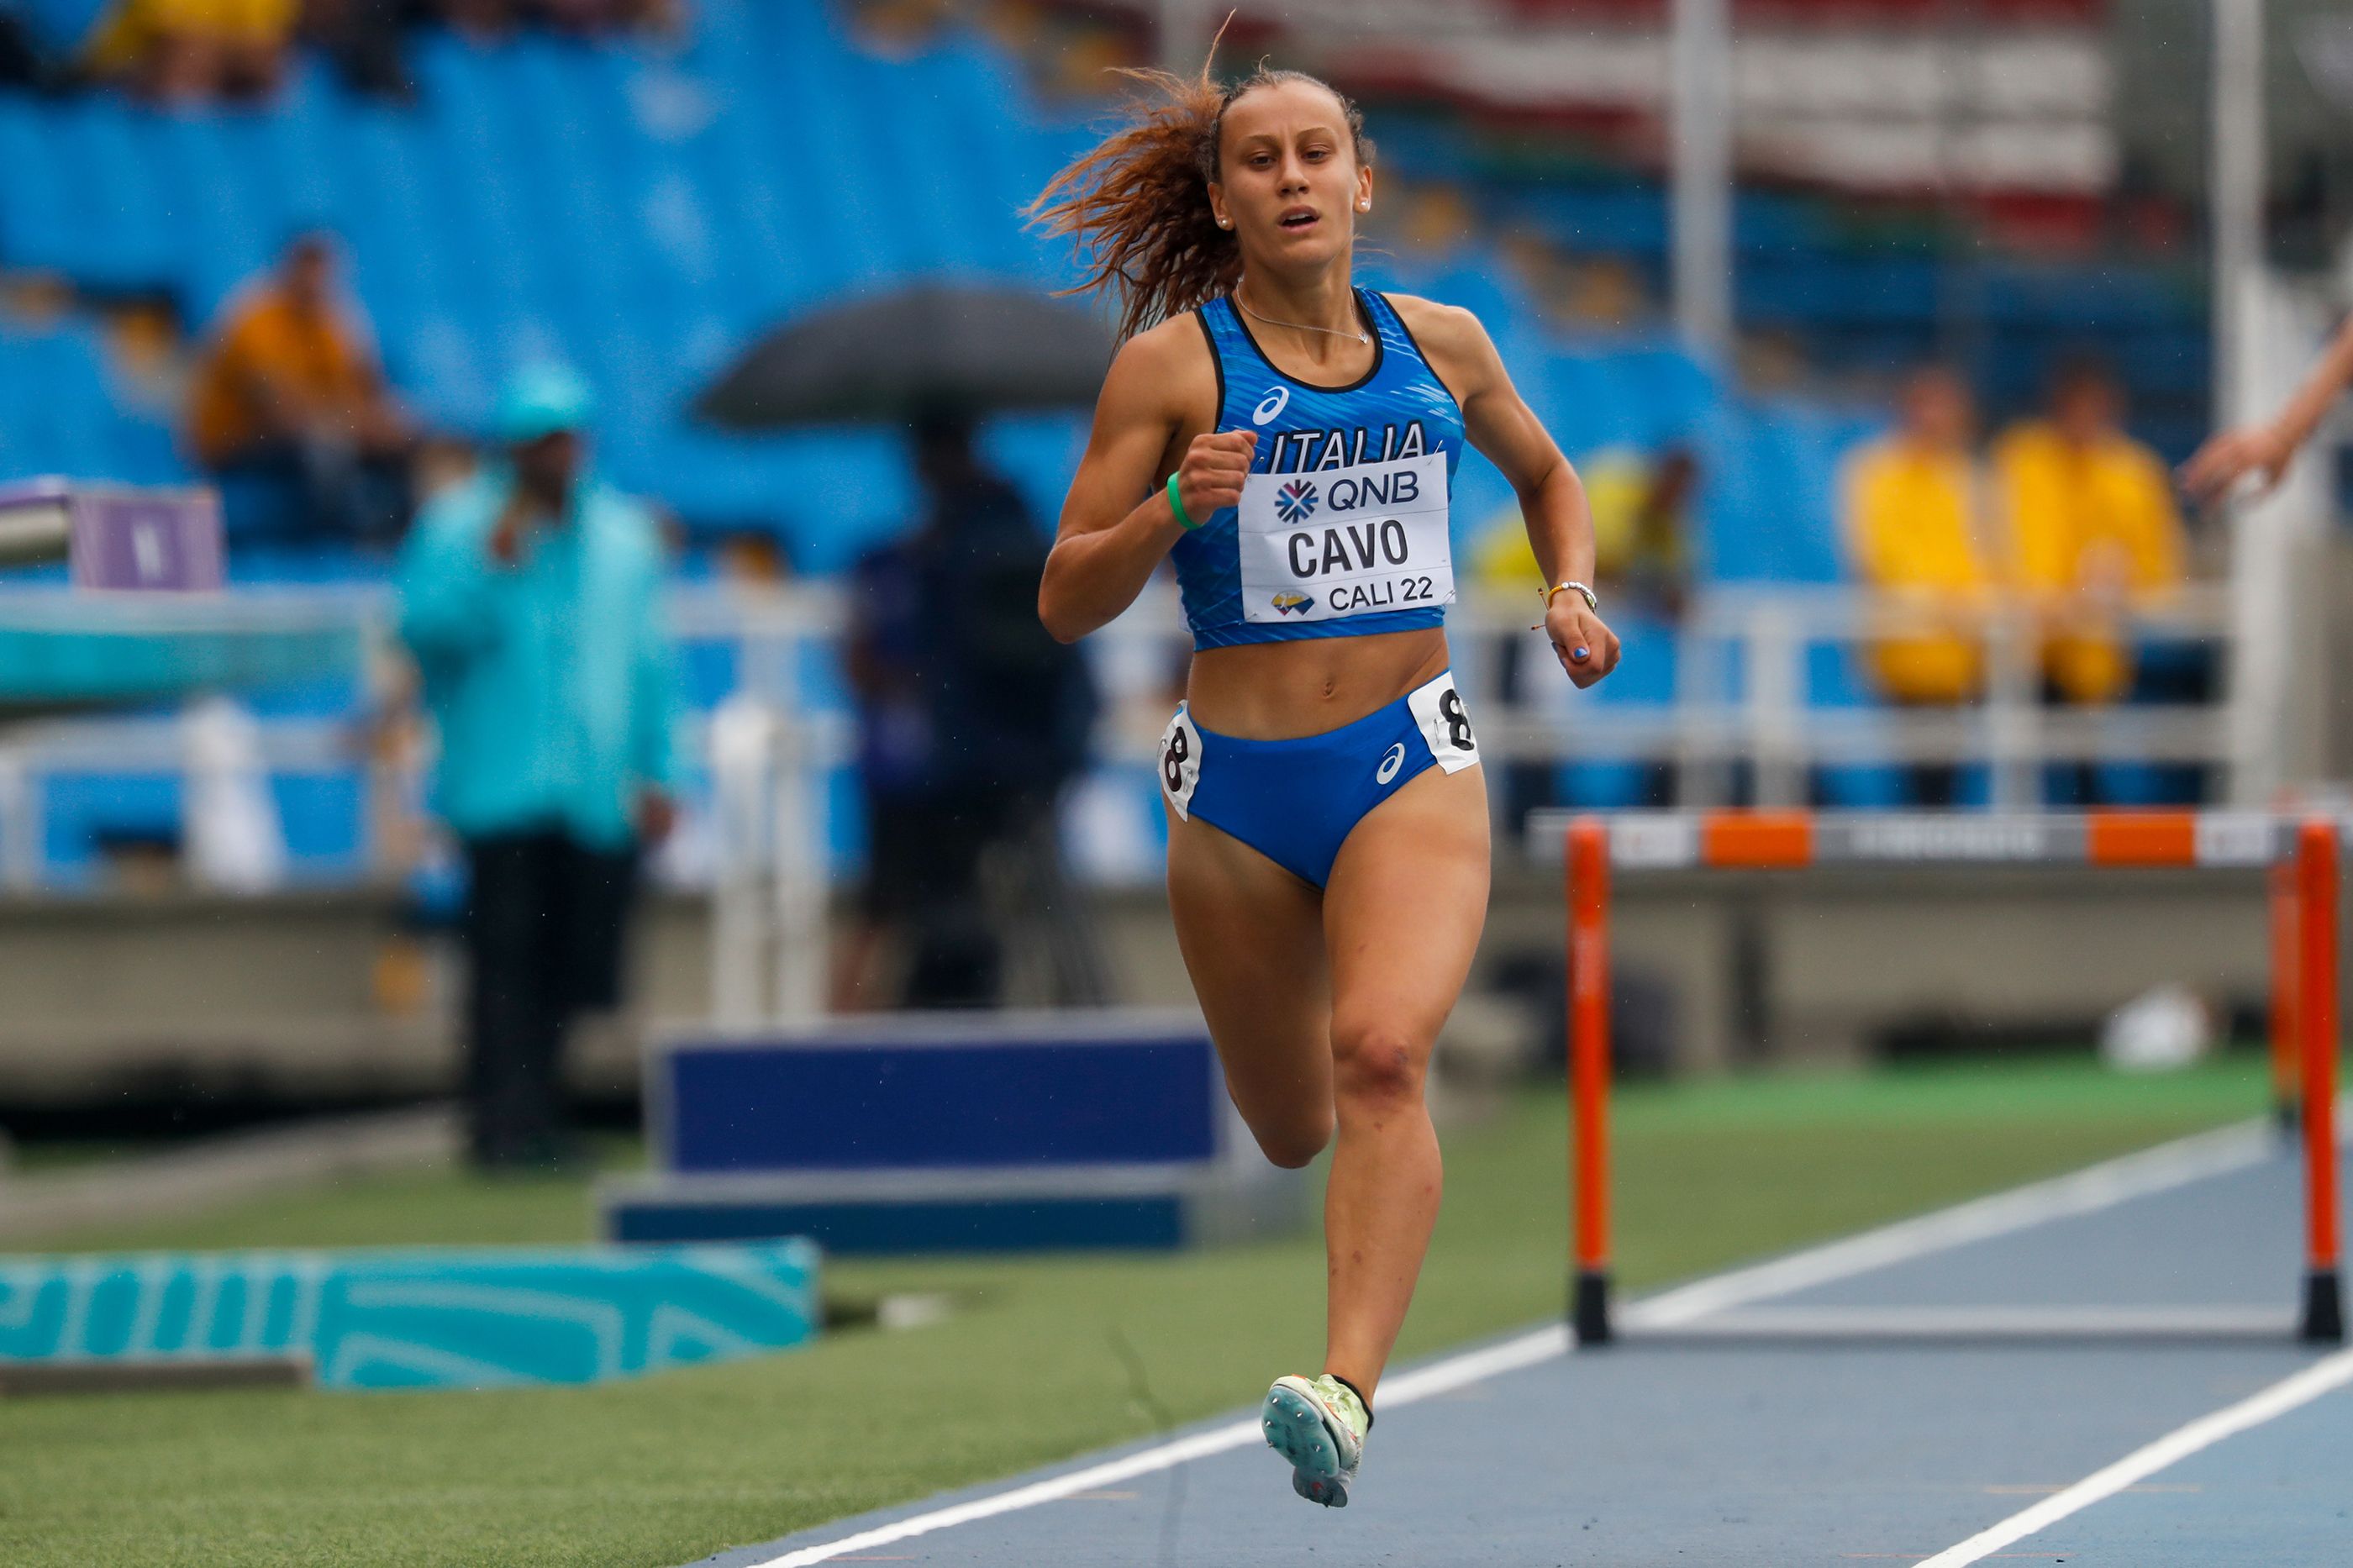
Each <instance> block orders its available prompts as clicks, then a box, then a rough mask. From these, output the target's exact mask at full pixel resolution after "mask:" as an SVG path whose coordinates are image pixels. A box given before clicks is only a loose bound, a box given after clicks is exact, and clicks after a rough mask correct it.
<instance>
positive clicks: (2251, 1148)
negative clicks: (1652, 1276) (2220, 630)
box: [752, 1122, 2273, 1568]
mask: <svg viewBox="0 0 2353 1568" xmlns="http://www.w3.org/2000/svg"><path fill="white" fill-rule="evenodd" d="M2272 1137H2273V1134H2272V1132H2271V1129H2270V1124H2269V1123H2268V1122H2248V1123H2245V1124H2242V1125H2241V1126H2236V1127H2226V1128H2222V1129H2221V1130H2219V1131H2213V1132H2201V1133H2199V1134H2196V1135H2195V1136H2192V1137H2189V1138H2183V1139H2179V1140H2177V1141H2176V1142H2171V1143H2162V1144H2159V1145H2158V1146H2157V1147H2156V1148H2154V1149H2148V1150H2145V1151H2143V1152H2139V1153H2137V1154H2127V1155H2126V1156H2124V1157H2123V1158H2121V1159H2116V1160H2110V1161H2107V1162H2105V1163H2102V1164H2098V1165H2094V1166H2091V1167H2089V1168H2087V1169H2085V1170H2082V1171H2078V1172H2076V1173H2073V1175H2068V1176H2061V1177H2057V1178H2055V1179H2053V1180H2051V1181H2047V1182H2037V1183H2035V1184H2032V1185H2031V1186H2025V1187H2020V1188H2017V1189H2016V1190H2014V1191H2012V1192H2008V1193H1998V1194H1994V1195H1993V1196H1991V1197H1987V1198H1979V1199H1977V1200H1975V1201H1973V1202H1970V1203H1966V1204H1962V1205H1959V1206H1958V1207H1956V1208H1950V1209H1943V1210H1939V1211H1938V1212H1936V1213H1935V1214H1929V1215H1922V1216H1921V1217H1919V1218H1917V1219H1912V1220H1905V1221H1901V1222H1899V1223H1897V1224H1895V1225H1891V1226H1883V1227H1882V1228H1881V1229H1878V1230H1873V1231H1865V1232H1864V1233H1863V1234H1862V1235H1861V1236H1857V1237H1849V1238H1848V1239H1846V1240H1843V1241H1834V1242H1831V1243H1828V1244H1826V1245H1824V1246H1821V1247H1811V1248H1809V1249H1807V1250H1806V1251H1803V1252H1798V1253H1793V1254H1791V1255H1790V1256H1788V1257H1787V1258H1777V1259H1775V1260H1774V1261H1772V1262H1769V1263H1763V1264H1758V1265H1757V1266H1756V1267H1754V1268H1740V1269H1736V1270H1734V1271H1732V1272H1731V1273H1729V1274H1721V1275H1717V1276H1715V1278H1713V1279H1702V1280H1699V1281H1697V1282H1695V1283H1694V1284H1691V1285H1686V1286H1683V1287H1682V1288H1681V1289H1673V1290H1669V1291H1666V1292H1665V1293H1663V1294H1662V1295H1658V1296H1652V1297H1649V1298H1647V1299H1645V1300H1641V1301H1637V1302H1634V1303H1632V1304H1631V1305H1630V1306H1629V1307H1628V1308H1626V1310H1624V1311H1623V1312H1621V1313H1620V1318H1621V1320H1622V1321H1624V1322H1625V1323H1626V1324H1627V1326H1628V1327H1630V1328H1635V1329H1641V1328H1666V1327H1674V1326H1678V1325H1681V1324H1683V1323H1688V1322H1691V1321H1694V1320H1695V1319H1699V1318H1703V1317H1705V1316H1707V1315H1708V1314H1709V1313H1711V1312H1717V1311H1721V1310H1725V1308H1728V1307H1736V1306H1742V1305H1746V1303H1748V1302H1751V1301H1757V1300H1764V1299H1766V1298H1767V1297H1771V1296H1778V1295H1786V1294H1788V1293H1789V1292H1790V1291H1793V1290H1801V1289H1806V1288H1808V1287H1810V1286H1813V1285H1820V1284H1827V1283H1829V1282H1830V1281H1831V1280H1835V1279H1846V1278H1848V1277H1850V1276H1852V1275H1856V1274H1862V1273H1867V1272H1869V1271H1870V1270H1872V1269H1874V1268H1885V1267H1887V1266H1888V1265H1890V1264H1893V1263H1900V1262H1904V1261H1905V1260H1907V1259H1909V1258H1920V1257H1924V1256H1926V1254H1928V1253H1932V1252H1936V1251H1940V1250H1942V1249H1944V1248H1947V1247H1959V1246H1963V1245H1965V1244H1967V1243H1968V1242H1972V1241H1978V1240H1983V1239H1985V1238H1987V1237H1995V1236H2002V1235H2006V1234H2008V1233H2010V1232H2011V1231H2016V1230H2023V1229H2025V1228H2027V1227H2028V1226H2033V1225H2039V1224H2041V1223H2042V1222H2043V1221H2046V1220H2052V1219H2060V1218H2064V1217H2067V1216H2070V1215H2083V1214H2090V1213H2092V1212H2094V1210H2097V1209H2102V1208H2106V1207H2109V1206H2112V1205H2116V1204H2120V1203H2124V1202H2126V1201H2128V1200H2130V1199H2132V1198H2137V1197H2141V1196H2144V1195H2146V1194H2150V1193H2158V1192H2164V1191H2166V1190H2167V1189H2168V1188H2171V1187H2178V1186H2181V1185H2184V1184H2188V1183H2190V1182H2194V1181H2198V1180H2200V1178H2202V1177H2206V1176H2212V1175H2220V1174H2222V1173H2225V1172H2229V1171H2235V1170H2239V1169H2241V1168H2242V1167H2244V1166H2247V1165H2252V1164H2255V1163H2259V1162H2261V1161H2262V1160H2263V1158H2264V1157H2265V1155H2266V1153H2267V1152H2269V1151H2270V1150H2271V1149H2272V1147H2273V1143H2272V1142H2271V1140H2272ZM1573 1348H1574V1346H1573V1345H1572V1344H1571V1343H1570V1340H1569V1334H1568V1331H1567V1329H1566V1328H1565V1327H1562V1326H1559V1325H1552V1326H1548V1327H1546V1328H1541V1329H1536V1330H1534V1331H1530V1332H1528V1333H1525V1334H1521V1335H1517V1336H1515V1337H1514V1338H1512V1339H1509V1340H1505V1341H1504V1342H1502V1343H1500V1344H1494V1345H1490V1346H1487V1347H1485V1348H1483V1349H1481V1350H1475V1351H1469V1352H1464V1353H1462V1354H1461V1355H1455V1356H1448V1357H1446V1358H1445V1359H1443V1360H1440V1361H1436V1362H1432V1363H1430V1364H1429V1365H1427V1366H1421V1367H1416V1368H1413V1369H1411V1370H1410V1371H1407V1372H1401V1373H1398V1374H1397V1375H1396V1376H1395V1377H1392V1378H1388V1379H1386V1380H1384V1381H1383V1383H1382V1385H1381V1393H1380V1405H1381V1408H1382V1409H1383V1410H1384V1411H1387V1410H1389V1409H1392V1408H1394V1407H1395V1406H1397V1405H1410V1404H1413V1403H1415V1402H1416V1401H1418V1400H1422V1399H1428V1398H1430V1397H1431V1396H1432V1395H1435V1394H1444V1393H1449V1392H1451V1391H1452V1390H1454V1389H1457V1388H1461V1387H1463V1386H1464V1385H1466V1384H1472V1383H1477V1382H1479V1381H1481V1380H1482V1379H1484V1378H1490V1377H1496V1376H1500V1375H1501V1374H1503V1373H1507V1372H1516V1371H1519V1370H1521V1369H1522V1368H1525V1367H1529V1366H1534V1365H1535V1364H1536V1363H1539V1362H1544V1361H1549V1360H1550V1359H1552V1358H1553V1357H1555V1356H1557V1355H1565V1354H1567V1352H1569V1351H1570V1350H1571V1349H1573ZM1257 1441H1259V1428H1258V1422H1257V1421H1256V1420H1255V1419H1251V1420H1244V1421H1236V1422H1232V1423H1230V1424H1229V1425H1227V1426H1214V1427H1211V1428H1209V1429H1208V1431H1205V1432H1197V1433H1195V1434H1193V1435H1192V1436H1189V1437H1179V1438H1176V1439H1175V1440H1173V1441H1171V1442H1167V1443H1163V1444H1160V1445H1158V1446H1157V1447H1151V1448H1145V1449H1143V1450H1141V1451H1139V1452H1137V1453H1134V1454H1130V1455H1128V1456H1126V1457H1125V1458H1119V1459H1111V1460H1107V1461H1105V1462H1104V1463H1103V1464H1100V1465H1092V1466H1090V1467H1088V1468H1085V1469H1082V1470H1073V1471H1071V1473H1069V1474H1068V1475H1060V1476H1050V1477H1048V1478H1047V1479H1044V1480H1040V1481H1032V1482H1030V1483H1029V1485H1027V1486H1022V1487H1016V1488H1014V1489H1011V1490H1010V1491H1004V1492H998V1493H997V1494H995V1495H994V1496H990V1497H985V1498H976V1499H974V1500H972V1501H970V1502H963V1503H956V1504H955V1505H953V1506H951V1507H948V1508H943V1509H935V1510H933V1511H931V1512H929V1513H922V1514H917V1515H915V1516H914V1517H913V1518H911V1519H903V1520H901V1521H897V1522H896V1523H892V1524H883V1525H877V1526H875V1527H874V1528H873V1529H871V1530H866V1531H860V1532H859V1533H857V1534H856V1535H848V1536H844V1537H842V1538H841V1539H840V1540H839V1541H828V1542H821V1543H819V1544H818V1545H815V1546H804V1547H801V1548H798V1549H797V1550H796V1551H792V1552H786V1553H784V1554H783V1555H782V1556H779V1557H768V1558H763V1559H761V1560H760V1561H759V1562H757V1563H754V1564H753V1565H752V1568H813V1565H814V1564H816V1563H830V1562H832V1561H833V1560H834V1559H836V1558H838V1557H843V1556H847V1555H849V1553H851V1552H866V1551H869V1550H871V1549H872V1548H874V1547H878V1546H890V1545H892V1544H895V1543H896V1542H902V1541H910V1540H913V1538H914V1537H916V1536H919V1535H929V1534H931V1533H932V1532H933V1531H939V1530H950V1529H954V1528H955V1526H957V1525H960V1524H970V1523H973V1522H974V1521H977V1520H984V1519H994V1518H996V1517H997V1516H998V1515H1000V1514H1007V1513H1014V1512H1018V1511H1019V1510H1022V1509H1028V1508H1035V1507H1037V1506H1038V1505H1039V1504H1040V1503H1049V1502H1057V1501H1060V1500H1062V1499H1064V1498H1068V1497H1070V1496H1071V1495H1073V1494H1074V1493H1078V1492H1085V1491H1094V1490H1097V1489H1101V1488H1103V1487H1108V1486H1113V1485H1115V1484H1117V1483H1118V1482H1121V1481H1124V1480H1130V1479H1134V1478H1135V1477H1137V1476H1144V1475H1151V1474H1153V1473H1155V1472H1156V1471H1160V1470H1166V1469H1170V1468H1175V1467H1176V1466H1177V1465H1182V1464H1187V1463H1189V1462H1190V1461H1192V1460H1194V1459H1202V1458H1208V1457H1209V1456H1210V1455H1212V1454H1222V1453H1225V1452H1227V1451H1229V1450H1230V1449H1233V1448H1239V1447H1244V1446H1246V1445H1248V1444H1250V1443H1254V1442H1257Z"/></svg>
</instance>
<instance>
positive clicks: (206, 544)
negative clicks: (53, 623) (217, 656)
mask: <svg viewBox="0 0 2353 1568" xmlns="http://www.w3.org/2000/svg"><path fill="white" fill-rule="evenodd" d="M0 547H5V549H0V554H5V557H6V559H7V560H8V561H10V562H12V563H28V562H33V561H39V560H51V561H54V560H56V559H58V557H59V556H63V557H65V558H66V559H67V560H68V561H69V562H70V563H71V567H72V574H73V584H74V586H75V587H77V588H99V589H111V590H114V591H117V592H126V593H201V592H206V591H209V590H214V589H217V588H219V587H220V586H221V583H222V559H221V516H220V497H219V496H218V494H216V492H215V491H213V490H212V489H208V488H205V487H193V488H190V489H133V488H132V487H130V486H127V485H83V484H74V483H71V482H69V481H68V480H65V479H30V480H26V481H25V482H23V483H20V484H12V485H7V486H0Z"/></svg>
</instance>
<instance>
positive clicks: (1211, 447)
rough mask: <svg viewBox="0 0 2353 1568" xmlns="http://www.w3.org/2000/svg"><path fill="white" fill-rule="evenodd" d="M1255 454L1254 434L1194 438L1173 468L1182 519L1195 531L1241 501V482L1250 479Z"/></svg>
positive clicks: (1223, 433) (1235, 432) (1237, 432)
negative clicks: (1216, 513)
mask: <svg viewBox="0 0 2353 1568" xmlns="http://www.w3.org/2000/svg"><path fill="white" fill-rule="evenodd" d="M1257 451H1258V432H1257V431H1255V430H1224V431H1213V432H1211V433H1210V434H1208V435H1206V436H1196V437H1193V444H1192V445H1191V446H1189V447H1186V448H1185V460H1184V462H1182V463H1180V464H1179V465H1177V468H1176V493H1177V494H1178V495H1180V496H1182V497H1183V498H1184V500H1185V515H1186V516H1187V517H1188V518H1191V519H1192V520H1193V522H1194V525H1195V526H1196V527H1198V526H1199V525H1200V524H1201V523H1204V522H1206V521H1208V518H1209V514H1210V513H1211V512H1213V511H1216V510H1218V509H1219V508H1220V507H1229V506H1233V505H1235V504H1237V503H1238V502H1240V500H1241V499H1242V481H1243V480H1244V479H1248V478H1249V477H1250V458H1251V457H1252V456H1254V455H1255V454H1256V453H1257Z"/></svg>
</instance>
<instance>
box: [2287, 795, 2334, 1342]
mask: <svg viewBox="0 0 2353 1568" xmlns="http://www.w3.org/2000/svg"><path fill="white" fill-rule="evenodd" d="M2295 867H2296V901H2297V903H2298V905H2299V914H2300V917H2301V918H2300V922H2299V923H2300V924H2301V925H2302V927H2303V932H2304V940H2303V941H2302V942H2300V943H2299V944H2298V952H2297V955H2296V956H2297V967H2298V970H2299V981H2300V984H2299V985H2298V987H2297V990H2298V996H2297V1000H2296V1009H2295V1011H2296V1024H2297V1030H2298V1033H2299V1034H2301V1035H2302V1037H2303V1046H2304V1052H2303V1056H2304V1085H2303V1089H2304V1094H2303V1100H2304V1105H2303V1110H2304V1203H2305V1221H2306V1236H2305V1253H2306V1258H2305V1265H2306V1266H2305V1279H2304V1322H2303V1330H2302V1333H2303V1337H2304V1338H2305V1339H2306V1340H2312V1341H2323V1342H2330V1343H2336V1342H2341V1341H2343V1339H2344V1338H2345V1304H2344V1296H2343V1290H2344V1286H2343V1282H2342V1279H2340V1273H2339V1270H2340V1261H2341V1260H2340V1258H2339V1257H2338V1253H2339V1250H2340V1247H2341V1239H2340V1238H2341V1235H2342V1233H2341V1232H2340V1230H2339V1229H2338V1222H2337V896H2338V887H2337V824H2336V823H2335V822H2334V821H2331V820H2328V819H2326V818H2316V819H2314V820H2312V821H2308V822H2306V823H2305V824H2303V825H2302V826H2300V827H2299V828H2298V829H2297V830H2296V849H2295Z"/></svg>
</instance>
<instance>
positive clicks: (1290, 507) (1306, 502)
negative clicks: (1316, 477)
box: [1274, 479, 1315, 522]
mask: <svg viewBox="0 0 2353 1568" xmlns="http://www.w3.org/2000/svg"><path fill="white" fill-rule="evenodd" d="M1314 514H1315V487H1314V485H1312V484H1310V483H1309V482H1308V481H1307V480H1305V479H1293V480H1292V481H1291V482H1290V483H1289V484H1287V485H1285V486H1283V487H1282V489H1279V490H1277V491H1275V492H1274V515H1275V516H1277V517H1279V518H1281V519H1282V521H1285V522H1299V521H1303V520H1304V519H1306V518H1310V517H1313V516H1314Z"/></svg>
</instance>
